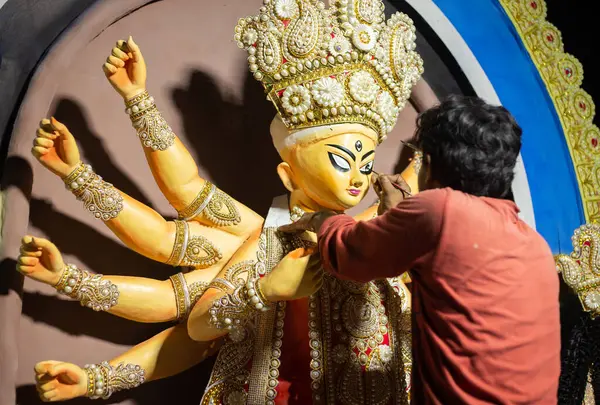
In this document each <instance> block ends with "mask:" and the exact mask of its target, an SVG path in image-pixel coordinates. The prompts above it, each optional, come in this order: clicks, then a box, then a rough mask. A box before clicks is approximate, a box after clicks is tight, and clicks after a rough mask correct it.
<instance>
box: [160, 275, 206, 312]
mask: <svg viewBox="0 0 600 405" xmlns="http://www.w3.org/2000/svg"><path fill="white" fill-rule="evenodd" d="M169 279H170V280H171V284H173V293H174V294H175V305H176V306H177V320H178V321H179V322H182V321H184V320H186V319H187V317H188V315H189V314H190V310H191V309H192V308H193V307H194V305H195V304H196V302H198V300H199V299H200V297H201V296H202V294H204V292H205V291H206V289H207V288H208V286H209V284H208V283H204V282H202V281H197V282H195V283H192V284H190V285H189V286H188V284H187V282H186V280H185V277H184V275H183V273H177V274H175V275H173V276H171V277H169Z"/></svg>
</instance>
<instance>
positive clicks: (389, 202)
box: [371, 174, 410, 215]
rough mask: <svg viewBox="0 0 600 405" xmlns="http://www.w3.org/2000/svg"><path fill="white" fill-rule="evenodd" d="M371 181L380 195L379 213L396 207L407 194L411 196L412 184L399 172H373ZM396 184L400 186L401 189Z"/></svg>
mask: <svg viewBox="0 0 600 405" xmlns="http://www.w3.org/2000/svg"><path fill="white" fill-rule="evenodd" d="M371 183H372V184H373V190H375V193H376V194H377V195H378V196H379V207H378V208H377V214H379V215H381V214H383V213H384V212H386V211H387V210H389V209H390V208H394V207H395V206H396V205H398V204H400V203H401V202H402V201H403V200H404V199H405V198H406V197H407V196H410V186H409V185H408V184H407V183H406V181H404V179H403V178H402V176H401V175H399V174H394V175H386V174H380V175H376V174H373V176H372V177H371ZM395 185H397V186H399V189H398V188H397V187H396V186H395Z"/></svg>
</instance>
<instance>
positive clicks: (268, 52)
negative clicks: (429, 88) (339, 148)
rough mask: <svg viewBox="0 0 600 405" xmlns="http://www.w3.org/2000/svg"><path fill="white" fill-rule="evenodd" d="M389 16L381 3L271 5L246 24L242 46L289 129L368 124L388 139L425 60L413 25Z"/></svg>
mask: <svg viewBox="0 0 600 405" xmlns="http://www.w3.org/2000/svg"><path fill="white" fill-rule="evenodd" d="M383 11H384V5H383V2H382V1H381V0H337V1H336V2H335V4H334V5H333V6H331V7H330V8H329V9H328V8H326V7H325V4H324V3H322V2H321V1H317V0H264V5H263V6H262V7H261V8H260V11H259V14H258V15H256V16H253V17H246V18H242V19H240V20H239V22H238V24H237V26H236V27H235V39H236V41H237V43H238V46H239V47H240V48H242V49H245V50H246V51H247V52H248V63H249V65H250V71H251V72H252V73H253V74H254V77H255V78H256V80H258V81H260V82H261V83H262V84H263V85H264V87H265V90H266V92H267V94H268V98H269V99H270V100H271V102H273V104H274V105H275V108H276V109H277V112H278V113H279V115H280V116H281V119H282V121H283V123H284V124H285V126H286V127H287V128H288V129H289V130H297V129H302V128H309V127H316V126H320V125H327V124H336V123H360V124H364V125H366V126H367V127H369V128H372V129H373V130H374V131H375V132H376V133H378V138H379V139H378V141H379V142H381V141H383V140H384V139H385V137H386V134H387V133H388V132H390V131H391V130H392V128H393V127H394V125H395V124H396V120H397V118H398V113H399V112H400V110H401V109H402V108H403V107H404V105H405V103H406V101H407V100H408V98H409V97H410V92H411V88H412V87H413V86H414V85H415V83H416V82H417V81H418V80H419V77H420V75H421V74H422V73H423V62H422V60H421V57H420V56H419V55H418V54H417V53H416V52H415V51H414V49H415V38H416V35H415V27H414V25H413V22H412V20H411V19H410V18H409V17H408V16H406V15H405V14H402V13H396V14H394V15H393V16H392V17H391V18H390V19H389V20H388V21H387V24H386V22H385V15H384V12H383Z"/></svg>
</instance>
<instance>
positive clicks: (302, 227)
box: [279, 211, 338, 233]
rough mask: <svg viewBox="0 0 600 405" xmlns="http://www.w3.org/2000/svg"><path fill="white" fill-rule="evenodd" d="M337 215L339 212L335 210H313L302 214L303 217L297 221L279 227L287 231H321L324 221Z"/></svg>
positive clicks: (280, 229)
mask: <svg viewBox="0 0 600 405" xmlns="http://www.w3.org/2000/svg"><path fill="white" fill-rule="evenodd" d="M335 215H338V214H337V213H335V212H333V211H320V212H313V213H312V214H304V215H302V218H300V219H299V220H297V221H296V222H294V223H292V224H289V225H283V226H281V227H279V231H280V232H285V233H299V232H304V231H308V232H315V233H319V230H320V229H321V226H322V225H323V222H325V221H326V220H327V219H328V218H331V217H333V216H335Z"/></svg>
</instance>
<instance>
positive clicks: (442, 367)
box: [280, 96, 560, 404]
mask: <svg viewBox="0 0 600 405" xmlns="http://www.w3.org/2000/svg"><path fill="white" fill-rule="evenodd" d="M414 142H415V143H414V147H415V148H417V149H420V151H421V152H422V154H423V158H422V166H421V169H420V172H419V176H418V180H419V181H418V185H419V191H420V192H419V194H416V193H415V191H416V190H410V188H409V187H408V185H407V184H406V183H405V182H404V181H403V180H402V177H401V176H399V175H398V176H383V175H382V176H379V177H378V178H375V179H374V188H375V190H376V191H377V193H378V194H379V197H380V206H379V214H381V215H380V216H379V217H378V218H376V219H374V220H372V221H368V222H356V221H355V220H354V219H352V218H351V217H349V216H346V215H338V213H336V212H326V211H322V212H319V213H313V214H306V215H305V216H303V218H301V219H300V220H299V221H297V222H296V223H294V224H291V225H287V226H285V227H282V228H280V230H282V231H285V232H296V231H304V230H309V231H315V232H317V233H318V244H319V250H320V255H321V258H322V262H323V264H324V267H325V269H326V270H327V271H328V272H330V273H331V274H333V275H335V276H336V277H341V278H347V279H351V280H354V281H360V282H368V281H371V280H375V279H382V278H387V277H395V276H398V275H400V274H402V273H404V272H407V271H410V278H411V279H412V281H413V283H412V284H413V287H412V294H413V295H412V305H413V354H414V362H413V370H412V372H413V378H412V381H413V385H412V400H413V403H417V404H459V403H460V404H552V403H554V404H555V403H556V402H557V390H558V378H559V373H560V329H559V328H560V327H559V309H558V289H559V283H558V278H557V275H556V271H555V267H554V261H553V257H552V254H551V252H550V249H549V247H548V246H547V245H546V243H545V241H544V240H543V239H542V237H541V236H540V235H538V234H537V233H536V232H535V231H534V230H533V229H531V228H529V227H528V226H527V225H526V224H525V223H524V222H523V221H521V220H520V219H519V217H518V212H519V210H518V208H517V207H516V205H515V204H514V203H513V202H512V201H510V200H508V199H507V196H508V195H509V193H510V187H511V183H512V180H513V175H514V174H513V172H514V166H515V162H516V160H517V156H518V154H519V150H520V147H521V129H520V128H519V126H518V125H517V124H516V122H515V120H514V118H513V117H512V116H511V114H510V113H509V112H508V111H507V110H506V109H504V108H503V107H496V106H491V105H488V104H486V103H485V102H483V101H482V100H480V99H478V98H468V97H456V96H455V97H451V98H449V99H447V100H446V101H444V102H442V103H441V105H439V106H437V107H434V108H432V109H430V110H428V111H426V112H424V113H423V114H421V116H420V117H419V120H418V125H417V132H416V136H415V141H414ZM412 194H414V195H412ZM532 297H535V299H532Z"/></svg>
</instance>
